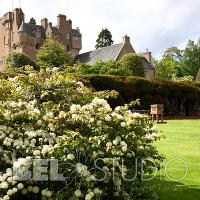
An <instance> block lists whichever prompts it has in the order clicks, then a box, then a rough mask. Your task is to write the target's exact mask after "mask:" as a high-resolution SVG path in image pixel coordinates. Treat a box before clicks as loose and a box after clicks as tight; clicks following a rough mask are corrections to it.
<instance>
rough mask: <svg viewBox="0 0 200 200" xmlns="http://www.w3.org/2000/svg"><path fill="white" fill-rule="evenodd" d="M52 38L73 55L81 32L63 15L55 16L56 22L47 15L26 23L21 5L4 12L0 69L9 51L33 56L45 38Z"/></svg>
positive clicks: (0, 33) (0, 23)
mask: <svg viewBox="0 0 200 200" xmlns="http://www.w3.org/2000/svg"><path fill="white" fill-rule="evenodd" d="M47 38H51V39H55V40H57V41H58V42H60V43H62V44H63V45H65V47H66V48H67V50H68V51H69V52H70V53H71V55H72V57H75V56H76V55H78V54H79V51H80V50H81V48H82V35H81V33H80V30H79V28H77V29H73V28H72V21H71V20H70V19H67V18H66V16H65V15H61V14H60V15H58V16H57V25H56V26H53V25H52V23H51V22H48V19H47V18H44V19H42V20H41V25H33V24H28V23H25V15H24V13H23V11H22V9H21V8H16V9H15V10H14V11H13V12H8V13H6V14H5V15H4V16H3V17H2V18H0V70H2V69H3V64H4V60H5V57H6V56H7V55H8V54H9V53H10V52H12V51H16V52H21V53H24V54H26V55H27V56H29V57H30V58H31V59H33V60H34V59H35V55H36V53H37V51H38V49H39V47H40V46H41V45H42V43H43V42H44V41H45V39H47Z"/></svg>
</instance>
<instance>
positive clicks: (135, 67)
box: [120, 53, 145, 77]
mask: <svg viewBox="0 0 200 200" xmlns="http://www.w3.org/2000/svg"><path fill="white" fill-rule="evenodd" d="M120 63H121V64H122V65H123V66H124V67H126V69H127V70H130V71H131V72H132V75H133V76H141V77H145V73H144V65H143V63H142V59H141V57H140V56H139V55H137V54H135V53H128V54H126V55H124V56H123V57H122V58H121V60H120Z"/></svg>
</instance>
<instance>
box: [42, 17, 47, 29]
mask: <svg viewBox="0 0 200 200" xmlns="http://www.w3.org/2000/svg"><path fill="white" fill-rule="evenodd" d="M41 26H42V27H43V28H44V29H45V30H46V29H47V28H48V19H47V18H44V19H42V20H41Z"/></svg>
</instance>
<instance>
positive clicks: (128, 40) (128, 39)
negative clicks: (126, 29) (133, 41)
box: [123, 35, 130, 44]
mask: <svg viewBox="0 0 200 200" xmlns="http://www.w3.org/2000/svg"><path fill="white" fill-rule="evenodd" d="M123 43H124V44H126V43H129V44H130V37H129V36H127V35H125V36H124V37H123Z"/></svg>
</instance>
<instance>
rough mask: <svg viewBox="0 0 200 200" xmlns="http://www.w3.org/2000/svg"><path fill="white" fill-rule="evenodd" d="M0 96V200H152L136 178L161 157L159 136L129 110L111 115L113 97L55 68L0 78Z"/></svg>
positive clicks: (118, 109)
mask: <svg viewBox="0 0 200 200" xmlns="http://www.w3.org/2000/svg"><path fill="white" fill-rule="evenodd" d="M0 91H1V96H0V169H1V172H0V200H9V199H26V200H27V199H39V200H41V199H42V200H47V199H49V200H50V199H58V200H62V199H63V200H64V199H66V200H68V199H69V200H78V199H85V200H101V199H118V200H123V199H130V200H131V199H157V196H156V195H155V194H154V193H153V192H150V191H149V190H144V189H143V187H142V186H141V182H140V179H141V175H142V174H143V173H150V174H151V173H152V172H153V169H154V168H155V167H156V166H157V164H158V162H159V160H161V159H162V156H161V155H159V153H158V151H157V150H156V147H154V146H153V144H152V143H153V142H154V141H156V140H157V139H160V135H159V134H158V130H157V128H155V127H153V125H152V124H151V122H149V121H148V118H147V116H145V115H140V114H138V113H132V112H131V111H130V110H128V106H127V105H126V106H124V107H117V108H115V109H114V110H113V109H112V108H111V107H110V106H109V104H108V103H107V101H106V100H105V99H108V98H109V97H116V95H117V93H116V92H114V91H110V92H108V91H105V92H94V91H92V89H89V88H86V87H84V86H83V84H82V83H81V82H76V81H74V80H73V79H70V78H69V77H68V76H67V75H66V74H65V73H64V72H57V71H56V69H53V70H52V71H50V70H47V71H46V72H31V73H29V74H28V75H19V76H17V77H15V78H9V79H8V80H4V79H1V80H0ZM40 159H41V160H40ZM143 159H145V160H143ZM56 164H58V165H56ZM36 165H40V166H42V165H43V166H44V165H45V166H47V168H45V169H44V167H43V168H41V171H40V172H38V171H37V170H36V169H35V166H36ZM52 166H53V167H52ZM141 166H142V168H141ZM141 169H142V170H141ZM16 170H17V173H16ZM27 170H29V172H31V176H29V178H28V179H27V180H21V179H20V177H22V176H23V175H25V174H26V173H27ZM53 171H57V172H58V173H57V175H59V176H60V179H59V180H58V178H59V177H58V176H55V174H56V173H53ZM29 175H30V174H29ZM41 176H42V179H41Z"/></svg>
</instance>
